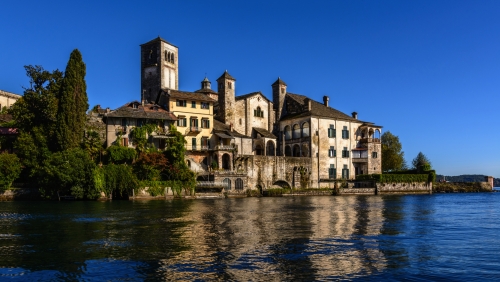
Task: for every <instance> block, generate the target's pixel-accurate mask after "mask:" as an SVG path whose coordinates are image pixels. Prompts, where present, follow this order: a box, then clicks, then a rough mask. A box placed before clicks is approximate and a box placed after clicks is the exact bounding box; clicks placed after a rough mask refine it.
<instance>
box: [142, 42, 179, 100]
mask: <svg viewBox="0 0 500 282" xmlns="http://www.w3.org/2000/svg"><path fill="white" fill-rule="evenodd" d="M162 89H173V90H178V89H179V48H177V47H176V46H174V45H172V44H171V43H169V42H167V41H166V40H164V39H163V38H161V37H159V36H158V37H157V38H155V39H153V40H151V41H149V42H147V43H144V44H142V45H141V100H145V101H148V102H155V101H156V99H157V96H158V93H159V92H160V90H162Z"/></svg>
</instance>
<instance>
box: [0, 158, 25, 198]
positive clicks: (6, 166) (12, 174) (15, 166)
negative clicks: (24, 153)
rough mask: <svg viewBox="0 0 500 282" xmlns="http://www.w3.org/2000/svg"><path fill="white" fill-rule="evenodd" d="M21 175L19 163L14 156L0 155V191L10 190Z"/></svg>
mask: <svg viewBox="0 0 500 282" xmlns="http://www.w3.org/2000/svg"><path fill="white" fill-rule="evenodd" d="M20 173H21V161H20V160H19V158H18V157H17V156H16V155H15V154H7V153H3V154H0V191H2V190H6V189H9V188H10V185H12V182H13V181H14V180H15V179H17V178H18V177H19V174H20Z"/></svg>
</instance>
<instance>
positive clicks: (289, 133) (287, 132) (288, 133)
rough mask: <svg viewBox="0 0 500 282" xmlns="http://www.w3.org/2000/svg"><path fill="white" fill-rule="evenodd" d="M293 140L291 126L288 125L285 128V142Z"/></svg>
mask: <svg viewBox="0 0 500 282" xmlns="http://www.w3.org/2000/svg"><path fill="white" fill-rule="evenodd" d="M290 139H292V130H291V129H290V126H289V125H287V126H285V140H290Z"/></svg>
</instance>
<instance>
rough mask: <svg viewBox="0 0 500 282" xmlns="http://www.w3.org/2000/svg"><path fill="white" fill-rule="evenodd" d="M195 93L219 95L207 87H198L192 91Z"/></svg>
mask: <svg viewBox="0 0 500 282" xmlns="http://www.w3.org/2000/svg"><path fill="white" fill-rule="evenodd" d="M194 92H195V93H203V94H205V95H207V94H215V95H219V93H217V92H215V91H213V90H212V89H207V88H202V89H199V90H196V91H194Z"/></svg>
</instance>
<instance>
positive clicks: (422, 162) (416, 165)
mask: <svg viewBox="0 0 500 282" xmlns="http://www.w3.org/2000/svg"><path fill="white" fill-rule="evenodd" d="M411 165H412V166H413V167H412V168H413V169H423V170H430V169H431V162H430V161H429V159H428V158H427V157H426V156H425V155H424V154H423V153H422V152H419V153H418V155H417V156H416V157H415V158H414V159H413V161H411Z"/></svg>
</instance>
